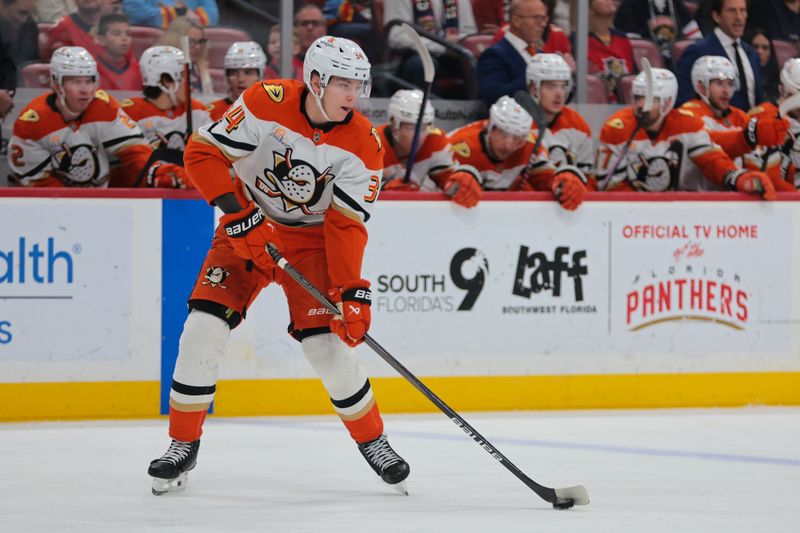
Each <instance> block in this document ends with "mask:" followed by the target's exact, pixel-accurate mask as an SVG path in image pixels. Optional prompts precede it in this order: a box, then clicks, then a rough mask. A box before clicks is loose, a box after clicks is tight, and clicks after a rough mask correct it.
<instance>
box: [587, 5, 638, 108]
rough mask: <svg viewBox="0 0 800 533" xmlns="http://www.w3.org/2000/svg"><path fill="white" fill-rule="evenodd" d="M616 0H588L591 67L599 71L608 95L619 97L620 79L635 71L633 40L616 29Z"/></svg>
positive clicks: (614, 97) (615, 99)
mask: <svg viewBox="0 0 800 533" xmlns="http://www.w3.org/2000/svg"><path fill="white" fill-rule="evenodd" d="M616 12H617V4H616V2H615V1H614V0H589V69H590V71H592V70H594V71H596V72H598V73H599V75H600V77H601V78H602V79H603V81H604V82H605V83H606V86H607V87H608V94H609V98H610V100H611V101H612V102H616V101H617V87H618V85H619V79H620V78H621V77H622V76H624V75H625V74H633V73H635V72H636V64H635V63H634V60H633V48H632V47H631V41H630V39H628V37H627V36H626V35H625V34H624V33H622V32H621V31H617V30H615V29H614V15H615V14H616Z"/></svg>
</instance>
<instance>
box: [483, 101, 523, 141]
mask: <svg viewBox="0 0 800 533" xmlns="http://www.w3.org/2000/svg"><path fill="white" fill-rule="evenodd" d="M531 127H533V117H531V116H530V114H529V113H528V112H527V111H525V110H524V109H523V108H522V106H521V105H519V104H518V103H517V102H516V101H514V99H513V98H511V97H510V96H501V97H500V98H499V99H498V100H497V101H496V102H495V103H494V104H492V107H490V108H489V128H498V129H501V130H503V131H504V132H506V133H510V134H511V135H518V136H520V137H522V136H527V135H528V133H530V131H531Z"/></svg>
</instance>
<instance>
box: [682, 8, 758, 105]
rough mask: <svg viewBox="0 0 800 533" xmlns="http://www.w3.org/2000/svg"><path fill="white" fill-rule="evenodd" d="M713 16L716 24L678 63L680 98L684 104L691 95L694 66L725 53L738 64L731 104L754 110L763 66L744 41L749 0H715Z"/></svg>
mask: <svg viewBox="0 0 800 533" xmlns="http://www.w3.org/2000/svg"><path fill="white" fill-rule="evenodd" d="M711 15H712V17H714V22H716V23H717V27H716V28H714V31H713V32H711V34H710V35H709V36H708V37H706V38H705V39H703V40H701V41H698V42H696V43H694V44H693V45H691V46H690V47H688V48H687V49H686V50H685V51H684V52H683V55H682V56H681V59H680V61H679V62H678V68H677V73H678V101H677V105H681V104H683V103H684V102H686V101H687V100H689V99H690V98H691V97H692V94H694V90H693V88H692V77H691V73H692V66H693V65H694V62H695V61H696V60H697V59H698V58H699V57H702V56H725V57H727V58H728V59H730V61H731V63H732V64H733V65H734V66H736V69H737V74H738V77H739V85H740V87H739V89H738V90H737V91H736V92H735V93H734V95H733V98H732V99H731V104H732V105H734V106H736V107H738V108H740V109H744V110H748V109H751V108H752V107H753V106H755V105H756V104H757V103H759V102H761V101H762V99H763V90H762V88H761V68H760V66H759V61H758V55H757V54H756V51H755V50H753V48H752V47H751V46H750V45H749V44H747V43H745V42H743V41H742V35H743V34H744V28H745V23H746V22H747V3H746V0H712V2H711Z"/></svg>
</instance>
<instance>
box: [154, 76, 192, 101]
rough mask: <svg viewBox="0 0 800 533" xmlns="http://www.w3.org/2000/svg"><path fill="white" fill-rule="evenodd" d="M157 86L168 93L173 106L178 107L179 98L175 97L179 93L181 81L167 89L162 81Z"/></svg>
mask: <svg viewBox="0 0 800 533" xmlns="http://www.w3.org/2000/svg"><path fill="white" fill-rule="evenodd" d="M157 87H158V88H159V89H161V90H162V91H164V92H165V93H167V96H169V101H170V102H172V107H176V106H177V105H178V100H177V99H176V98H175V94H177V92H178V89H180V88H181V82H179V81H177V82H175V85H173V86H172V89H167V88H166V87H165V86H164V84H163V83H161V82H159V83H158V85H157ZM187 105H188V104H187Z"/></svg>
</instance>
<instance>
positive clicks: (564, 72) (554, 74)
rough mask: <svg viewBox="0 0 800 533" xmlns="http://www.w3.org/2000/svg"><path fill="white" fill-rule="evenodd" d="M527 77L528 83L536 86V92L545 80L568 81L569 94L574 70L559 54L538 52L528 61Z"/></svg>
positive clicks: (537, 92)
mask: <svg viewBox="0 0 800 533" xmlns="http://www.w3.org/2000/svg"><path fill="white" fill-rule="evenodd" d="M525 79H526V80H527V82H528V85H530V84H531V83H532V84H533V85H534V86H535V87H536V94H537V95H538V94H539V88H540V87H541V86H542V82H543V81H565V82H567V94H569V93H570V91H572V71H571V70H570V68H569V65H568V64H567V62H566V61H564V58H563V57H561V56H560V55H558V54H536V55H535V56H533V59H531V60H530V62H529V63H528V68H527V69H526V70H525Z"/></svg>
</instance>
